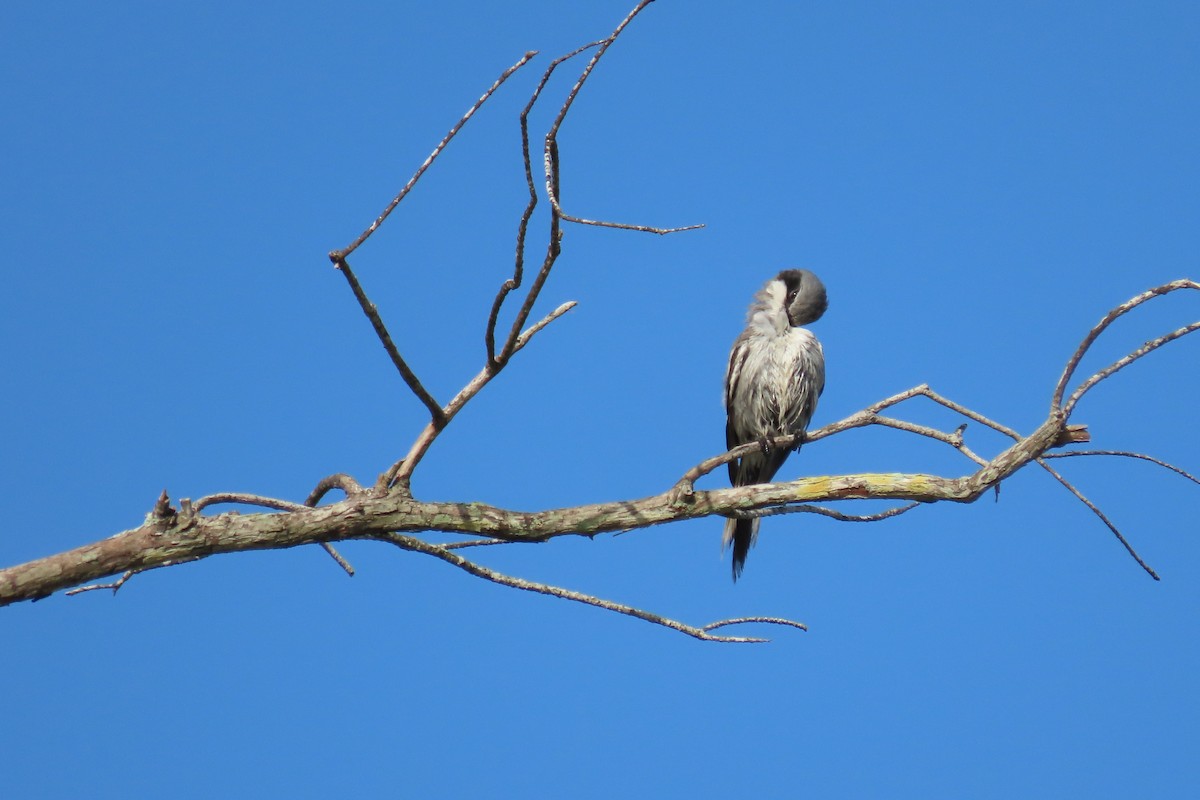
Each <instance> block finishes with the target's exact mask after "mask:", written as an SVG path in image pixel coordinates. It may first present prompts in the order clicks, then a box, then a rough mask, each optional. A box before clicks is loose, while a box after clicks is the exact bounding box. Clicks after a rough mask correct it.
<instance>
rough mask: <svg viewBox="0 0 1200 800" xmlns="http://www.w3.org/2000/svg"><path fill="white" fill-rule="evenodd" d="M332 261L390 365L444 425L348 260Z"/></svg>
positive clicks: (432, 415) (439, 414) (437, 409)
mask: <svg viewBox="0 0 1200 800" xmlns="http://www.w3.org/2000/svg"><path fill="white" fill-rule="evenodd" d="M334 263H335V265H336V266H337V268H338V270H339V271H341V273H342V275H344V276H346V282H347V283H349V284H350V291H352V292H354V299H356V300H357V301H358V305H359V307H360V308H361V309H362V311H363V313H364V314H366V315H367V319H368V320H370V322H371V327H372V328H374V329H375V335H376V336H377V337H379V341H380V342H381V343H382V344H383V349H384V350H387V354H388V356H389V357H390V358H391V359H392V365H393V366H395V367H396V370H397V371H398V372H399V373H400V377H402V378H403V379H404V382H405V383H406V384H408V388H409V389H410V390H412V393H413V394H415V395H416V396H417V399H418V400H420V401H421V402H422V403H424V404H425V407H426V408H427V409H429V414H430V417H431V418H432V419H433V422H434V424H436V425H444V424H445V422H446V418H445V414H444V413H443V412H442V407H441V406H440V405H438V401H437V400H435V399H434V397H433V395H431V394H430V393H429V392H428V390H426V388H425V387H424V386H423V385H422V384H421V381H420V380H419V379H418V378H417V375H416V373H415V372H413V371H412V369H411V368H410V367H409V366H408V363H407V362H405V360H404V357H403V356H401V355H400V350H399V349H398V348H397V347H396V343H395V342H393V341H392V336H391V334H390V333H388V330H387V326H386V325H384V324H383V318H382V317H380V316H379V309H378V308H376V306H375V304H374V303H372V302H371V301H370V299H368V298H367V293H366V292H364V291H363V288H362V284H360V283H359V282H358V278H357V277H356V276H355V275H354V271H353V270H351V269H350V262H348V261H346V259H345V258H344V257H342V258H339V259H338V260H337V261H336V262H334Z"/></svg>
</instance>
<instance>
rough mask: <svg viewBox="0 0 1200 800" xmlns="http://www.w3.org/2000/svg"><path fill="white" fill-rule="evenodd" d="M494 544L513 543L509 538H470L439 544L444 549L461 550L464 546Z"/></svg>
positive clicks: (488, 545)
mask: <svg viewBox="0 0 1200 800" xmlns="http://www.w3.org/2000/svg"><path fill="white" fill-rule="evenodd" d="M494 544H513V542H512V541H511V540H509V539H468V540H467V541H465V542H449V543H447V544H442V545H438V547H441V548H442V549H443V550H461V549H462V548H464V547H491V546H492V545H494Z"/></svg>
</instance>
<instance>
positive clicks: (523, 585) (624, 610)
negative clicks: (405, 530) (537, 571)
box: [386, 533, 808, 642]
mask: <svg viewBox="0 0 1200 800" xmlns="http://www.w3.org/2000/svg"><path fill="white" fill-rule="evenodd" d="M386 538H387V541H389V542H391V543H392V544H394V545H396V546H397V547H399V548H401V549H404V550H410V551H413V552H417V553H424V554H425V555H429V556H433V557H434V558H439V559H441V560H442V561H445V562H446V563H448V564H453V565H454V566H456V567H458V568H459V569H461V570H463V571H465V572H468V573H470V574H471V575H474V576H475V577H477V578H483V579H484V580H489V581H491V582H493V583H498V584H500V585H501V586H509V587H511V588H514V589H523V590H525V591H528V592H537V593H539V594H546V595H550V596H551V597H560V598H562V599H564V600H573V601H575V602H577V603H583V604H584V605H589V606H595V607H596V608H602V609H604V610H605V611H615V612H616V613H618V614H625V615H626V616H630V617H635V618H637V619H641V620H645V621H646V622H651V623H653V624H655V625H662V626H663V627H666V628H671V629H672V630H676V631H679V632H680V633H686V634H687V635H688V636H693V637H695V638H697V639H703V640H705V641H710V642H767V641H770V640H769V639H761V638H755V637H745V636H714V635H712V634H711V633H709V632H708V631H710V630H713V629H715V628H720V627H724V626H726V625H735V624H739V623H740V622H769V623H772V624H776V625H790V626H792V627H795V628H800V629H802V630H808V629H807V628H806V627H805V626H804V625H803V624H802V623H799V622H793V621H791V620H782V619H778V618H775V617H744V618H742V619H740V620H720V621H718V622H711V623H709V624H708V625H705V626H703V627H699V628H698V627H695V626H693V625H686V624H684V623H682V622H679V621H677V620H673V619H670V618H669V617H664V616H661V615H659V614H652V613H650V612H649V611H643V610H642V609H640V608H634V607H633V606H627V605H624V604H623V603H614V602H613V601H611V600H605V599H603V598H600V597H595V596H593V595H590V594H584V593H583V592H576V591H573V590H571V589H564V588H562V587H560V586H554V585H551V584H547V583H538V582H537V581H530V580H526V579H524V578H516V577H513V576H511V575H505V574H503V573H501V572H497V571H496V570H493V569H489V568H488V567H485V566H482V565H480V564H476V563H475V562H474V561H470V560H468V559H466V558H463V557H462V556H460V555H458V554H457V553H452V552H450V551H449V550H447V549H446V548H445V547H442V546H439V545H435V544H430V543H428V542H423V541H421V540H420V539H415V538H413V537H411V536H405V535H404V534H400V533H393V534H391V535H389V536H388V537H386Z"/></svg>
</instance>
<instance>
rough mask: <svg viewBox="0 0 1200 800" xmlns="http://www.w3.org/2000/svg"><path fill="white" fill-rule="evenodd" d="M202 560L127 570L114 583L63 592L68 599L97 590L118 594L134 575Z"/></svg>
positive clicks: (97, 584) (177, 561) (192, 559)
mask: <svg viewBox="0 0 1200 800" xmlns="http://www.w3.org/2000/svg"><path fill="white" fill-rule="evenodd" d="M201 558H203V556H194V557H192V558H177V559H175V560H173V561H164V562H163V563H161V564H155V565H154V566H152V567H142V568H140V569H130V570H126V571H125V572H124V573H122V575H121V577H119V578H117V579H116V580H115V581H113V582H112V583H92V584H89V585H87V586H77V587H75V588H74V589H69V590H68V591H66V592H63V594H65V595H66V596H67V597H71V596H72V595H77V594H81V593H83V592H94V591H96V590H97V589H112V593H113V594H116V593H117V592H118V591H119V590H120V589H121V587H122V586H124V585H125V584H126V583H127V582H128V581H129V579H130V578H132V577H133V576H134V575H138V574H140V573H142V572H149V571H150V570H152V569H162V568H163V567H174V566H177V565H179V564H187V563H188V562H191V561H199V560H200V559H201Z"/></svg>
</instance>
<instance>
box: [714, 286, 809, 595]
mask: <svg viewBox="0 0 1200 800" xmlns="http://www.w3.org/2000/svg"><path fill="white" fill-rule="evenodd" d="M828 307H829V301H828V298H827V297H826V294H825V285H824V284H823V283H821V281H820V279H819V278H817V276H816V275H814V274H813V273H811V272H809V271H808V270H806V269H785V270H783V271H782V272H780V273H779V274H778V275H776V276H775V277H774V278H772V279H771V280H769V281H767V282H766V284H764V285H763V287H762V289H760V290H759V291H758V293H757V294H755V295H754V301H753V302H752V303H751V304H750V309H749V311H748V312H747V314H746V329H745V330H744V331H742V332H741V334H740V335H739V336H738V337H737V339H736V340H735V341H734V343H733V347H732V349H731V350H730V351H729V365H728V367H727V368H726V370H725V413H726V422H725V445H726V447H727V448H728V449H733V448H734V447H737V446H738V445H740V444H746V443H747V442H754V441H757V442H759V444H760V448H759V449H758V450H755V451H754V452H752V453H748V454H746V455H744V456H742V457H741V458H738V459H735V460H733V461H730V462H729V482H730V484H732V485H733V486H749V485H752V484H756V483H770V482H771V479H772V478H774V477H775V473H776V472H778V471H779V468H780V467H781V466H783V462H784V461H786V460H787V457H788V455H789V453H790V449H789V448H777V447H775V446H774V438H775V437H777V436H785V435H788V434H803V433H804V432H805V431H806V430H807V429H808V423H809V421H810V420H811V419H812V416H813V413H814V412H815V411H816V409H817V398H819V397H820V396H821V392H822V391H824V389H825V354H824V351H823V350H822V349H821V343H820V342H819V341H818V340H817V337H816V336H814V335H813V333H812V331H810V330H808V329H807V328H804V327H802V326H804V325H808V324H810V323H812V322H816V321H817V320H818V319H820V318H821V316H822V315H823V314H824V313H825V310H826V309H827V308H828ZM794 448H795V449H796V450H799V449H800V442H797V443H796V444H795V446H794ZM759 522H760V520H759V519H757V518H754V519H733V518H730V519H727V520H725V533H724V536H723V537H722V540H721V547H722V549H724V548H725V547H728V546H729V545H730V544H732V545H733V580H734V581H735V582H736V581H737V579H738V578H739V577H740V576H741V574H742V570H743V568H744V567H745V565H746V556H747V554H748V553H749V552H750V546H751V545H753V544H754V541H755V539H756V538H758V526H759Z"/></svg>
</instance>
